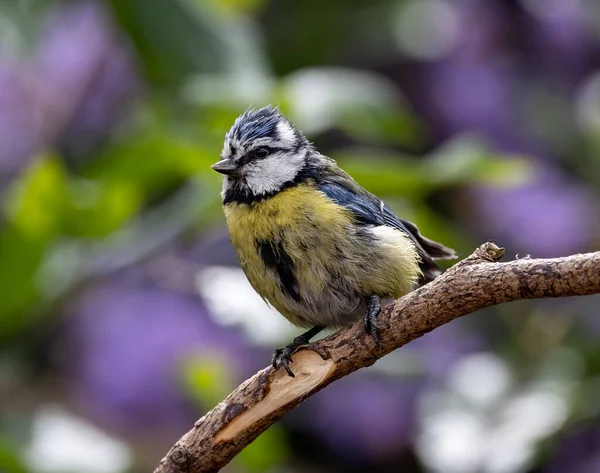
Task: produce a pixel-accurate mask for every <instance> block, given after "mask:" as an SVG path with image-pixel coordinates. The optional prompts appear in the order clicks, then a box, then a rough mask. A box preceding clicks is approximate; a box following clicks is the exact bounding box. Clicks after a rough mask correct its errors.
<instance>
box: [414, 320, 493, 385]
mask: <svg viewBox="0 0 600 473" xmlns="http://www.w3.org/2000/svg"><path fill="white" fill-rule="evenodd" d="M484 348H485V340H484V339H483V338H482V336H481V333H479V332H475V331H473V330H470V329H469V328H468V327H467V325H466V324H465V323H464V322H463V321H462V320H455V321H454V322H452V323H451V324H446V325H442V326H441V327H438V328H437V329H435V330H433V331H432V332H429V333H427V334H425V335H424V336H422V337H421V338H418V339H416V340H415V341H413V342H412V343H410V344H409V345H407V346H406V347H405V348H403V350H407V351H414V352H415V354H416V355H417V356H418V358H419V362H420V364H421V365H422V368H423V370H424V372H425V373H426V377H427V382H428V384H439V383H442V382H443V381H444V378H445V376H446V374H447V373H448V371H449V370H450V369H451V368H452V367H453V366H454V365H455V364H456V363H457V362H458V361H459V360H460V359H461V358H463V357H464V356H466V355H469V354H471V353H475V352H478V351H481V350H483V349H484Z"/></svg>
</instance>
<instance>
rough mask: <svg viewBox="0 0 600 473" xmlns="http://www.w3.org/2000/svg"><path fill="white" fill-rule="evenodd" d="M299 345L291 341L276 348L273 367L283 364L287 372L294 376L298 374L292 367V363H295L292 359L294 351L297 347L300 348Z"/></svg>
mask: <svg viewBox="0 0 600 473" xmlns="http://www.w3.org/2000/svg"><path fill="white" fill-rule="evenodd" d="M298 346H299V345H296V344H294V343H290V344H289V345H286V346H284V347H283V348H278V349H277V350H275V351H274V352H273V360H272V364H273V368H275V369H277V368H278V367H279V366H282V365H283V367H284V368H285V370H286V371H287V374H289V375H290V376H291V377H292V378H295V377H296V375H294V373H293V372H292V370H291V369H290V363H293V361H294V360H292V353H294V352H295V351H296V348H298Z"/></svg>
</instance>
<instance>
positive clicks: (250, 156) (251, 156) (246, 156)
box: [239, 146, 290, 166]
mask: <svg viewBox="0 0 600 473" xmlns="http://www.w3.org/2000/svg"><path fill="white" fill-rule="evenodd" d="M258 148H266V149H267V150H268V151H269V155H268V156H267V157H269V156H271V155H272V154H273V153H277V152H278V151H290V149H289V148H282V147H273V146H259V147H258ZM258 148H255V149H253V150H250V151H248V152H247V153H246V154H244V155H243V156H242V157H241V158H240V160H239V162H240V164H241V165H242V166H243V165H244V164H248V163H250V162H252V161H260V159H261V158H257V157H256V156H254V150H256V149H258Z"/></svg>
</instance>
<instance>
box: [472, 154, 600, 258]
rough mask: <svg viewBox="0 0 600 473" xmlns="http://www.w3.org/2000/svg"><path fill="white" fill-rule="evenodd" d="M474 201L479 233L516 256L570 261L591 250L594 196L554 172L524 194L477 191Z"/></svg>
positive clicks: (522, 188)
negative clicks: (567, 257)
mask: <svg viewBox="0 0 600 473" xmlns="http://www.w3.org/2000/svg"><path fill="white" fill-rule="evenodd" d="M540 165H541V164H540ZM472 200H473V202H476V206H477V208H476V211H475V213H474V215H473V217H474V221H473V225H474V226H475V225H476V226H477V232H478V233H479V234H480V235H481V236H482V237H483V238H491V239H493V240H494V241H497V242H499V243H501V244H502V245H506V246H510V247H511V249H513V250H514V252H515V253H517V252H520V253H521V254H532V255H533V256H536V257H552V256H564V255H567V254H571V253H575V252H578V251H582V250H585V249H586V248H587V245H588V243H589V242H590V238H591V236H592V230H593V219H592V217H593V215H595V205H596V204H595V203H594V200H593V196H592V195H591V193H590V192H589V191H588V190H587V189H586V188H585V187H583V186H578V185H577V184H575V183H573V182H571V181H569V180H568V179H567V178H566V177H565V176H563V175H562V174H561V173H560V172H559V171H558V170H556V169H554V168H551V167H549V166H544V167H543V168H542V169H540V171H539V173H538V175H537V178H536V180H535V181H534V182H532V183H529V184H526V185H524V186H520V187H518V188H511V189H489V188H485V189H483V188H478V189H475V190H473V198H472Z"/></svg>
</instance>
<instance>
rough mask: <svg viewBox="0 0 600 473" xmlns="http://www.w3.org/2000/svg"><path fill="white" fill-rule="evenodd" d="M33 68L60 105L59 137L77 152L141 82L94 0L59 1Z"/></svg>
mask: <svg viewBox="0 0 600 473" xmlns="http://www.w3.org/2000/svg"><path fill="white" fill-rule="evenodd" d="M35 70H36V73H37V74H38V75H39V76H40V77H44V80H45V83H46V85H47V87H48V88H49V89H50V90H51V91H52V93H53V94H54V96H55V98H56V100H57V101H58V102H60V103H61V104H62V106H63V111H64V113H65V115H64V117H63V119H64V122H63V125H64V129H63V130H62V133H63V136H62V137H61V142H62V145H63V147H64V148H65V151H66V152H67V153H69V154H75V155H76V156H77V155H82V154H85V153H87V152H89V151H90V150H91V149H93V148H94V147H95V146H96V145H97V144H98V142H99V141H100V140H102V139H103V138H104V137H105V136H106V134H107V133H108V132H109V131H110V129H111V127H112V126H113V125H114V122H115V120H116V119H118V118H119V117H120V116H121V115H122V112H123V110H124V106H125V105H127V103H128V102H129V101H130V100H131V99H132V98H134V97H135V96H136V95H137V93H138V90H139V85H140V84H139V80H138V77H137V74H136V71H135V69H134V66H133V61H132V58H131V54H130V53H129V51H128V49H127V47H126V45H125V44H124V42H123V40H122V38H120V37H119V36H118V35H117V32H116V30H115V29H114V27H113V25H112V22H111V18H110V16H109V14H108V12H107V11H106V7H104V6H103V5H102V4H101V3H98V2H94V1H85V2H78V3H73V4H64V5H62V6H61V7H60V8H59V9H58V10H57V11H56V12H55V13H54V15H53V16H51V18H50V19H49V22H48V28H47V30H46V33H45V34H44V35H43V36H42V38H41V40H40V46H39V48H38V52H37V60H36V62H35Z"/></svg>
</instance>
